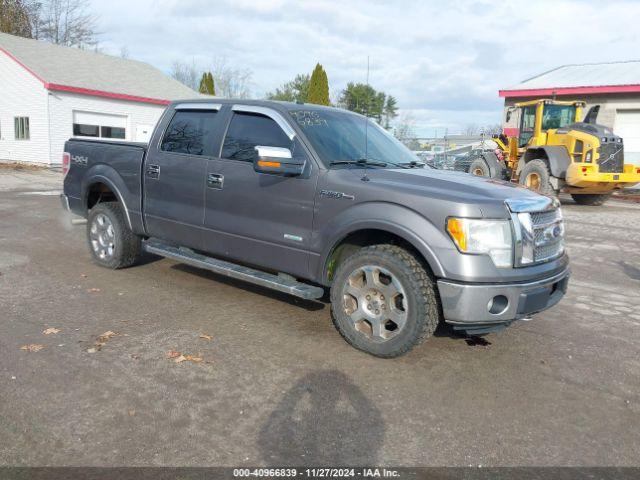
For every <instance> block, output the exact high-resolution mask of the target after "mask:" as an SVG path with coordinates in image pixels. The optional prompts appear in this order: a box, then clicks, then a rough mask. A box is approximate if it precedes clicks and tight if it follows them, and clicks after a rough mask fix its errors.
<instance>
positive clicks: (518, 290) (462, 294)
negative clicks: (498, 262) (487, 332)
mask: <svg viewBox="0 0 640 480" xmlns="http://www.w3.org/2000/svg"><path fill="white" fill-rule="evenodd" d="M569 275H570V269H569V268H566V269H565V270H563V271H562V272H561V273H559V274H556V275H554V276H552V277H548V278H545V279H542V280H537V281H535V282H529V283H507V284H469V283H459V282H451V281H448V280H438V290H439V291H440V301H441V303H442V311H443V314H444V319H445V321H446V322H447V323H451V324H454V325H462V326H467V327H471V328H473V327H474V326H477V327H480V326H481V325H499V324H509V323H511V322H512V321H514V320H519V319H522V318H526V317H529V316H531V315H533V314H534V313H537V312H541V311H543V310H546V309H547V308H550V307H552V306H554V305H555V304H556V303H558V302H559V301H560V300H561V299H562V297H563V296H564V294H565V293H566V291H567V285H568V283H569Z"/></svg>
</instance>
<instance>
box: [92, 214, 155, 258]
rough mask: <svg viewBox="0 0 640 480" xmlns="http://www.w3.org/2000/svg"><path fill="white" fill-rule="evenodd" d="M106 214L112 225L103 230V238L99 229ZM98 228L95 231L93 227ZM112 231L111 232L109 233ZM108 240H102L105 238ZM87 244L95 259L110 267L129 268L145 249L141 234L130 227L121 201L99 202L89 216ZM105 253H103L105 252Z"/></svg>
mask: <svg viewBox="0 0 640 480" xmlns="http://www.w3.org/2000/svg"><path fill="white" fill-rule="evenodd" d="M105 217H106V219H108V222H110V224H111V226H112V230H109V229H108V227H106V228H104V229H103V237H100V234H99V233H96V230H98V229H100V228H102V226H101V225H99V221H100V220H101V221H102V222H103V225H105V224H106V222H105ZM94 228H95V229H96V230H92V229H94ZM109 232H110V233H109ZM107 236H108V239H107V240H106V241H105V242H104V243H103V242H102V238H106V237H107ZM87 243H88V246H89V251H90V252H91V256H92V257H93V259H94V261H95V262H96V263H97V264H98V265H100V266H103V267H107V268H113V269H117V268H126V267H130V266H131V265H133V264H134V263H136V262H137V261H138V259H139V258H140V254H141V251H142V245H141V240H140V237H138V236H137V235H135V234H134V233H133V232H132V231H131V230H130V229H129V227H128V225H127V221H126V219H125V215H124V211H123V209H122V206H121V205H120V203H118V202H103V203H98V204H97V205H96V206H94V207H93V208H92V209H91V210H90V211H89V216H88V217H87ZM103 252H104V253H105V255H102V253H103Z"/></svg>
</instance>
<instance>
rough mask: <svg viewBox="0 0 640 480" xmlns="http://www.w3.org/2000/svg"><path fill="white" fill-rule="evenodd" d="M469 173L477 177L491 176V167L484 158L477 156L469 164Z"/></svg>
mask: <svg viewBox="0 0 640 480" xmlns="http://www.w3.org/2000/svg"><path fill="white" fill-rule="evenodd" d="M469 173H470V174H471V175H475V176H477V177H489V178H490V177H491V169H490V168H489V165H487V162H485V160H484V158H482V157H478V158H476V159H475V160H474V161H473V162H471V165H469Z"/></svg>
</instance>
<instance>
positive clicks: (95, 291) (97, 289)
mask: <svg viewBox="0 0 640 480" xmlns="http://www.w3.org/2000/svg"><path fill="white" fill-rule="evenodd" d="M99 291H100V289H99V288H88V289H87V292H88V293H98V292H99Z"/></svg>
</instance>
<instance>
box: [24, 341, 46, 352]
mask: <svg viewBox="0 0 640 480" xmlns="http://www.w3.org/2000/svg"><path fill="white" fill-rule="evenodd" d="M43 348H44V345H40V344H37V343H30V344H29V345H23V346H21V347H20V350H25V351H27V352H39V351H40V350H42V349H43Z"/></svg>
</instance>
